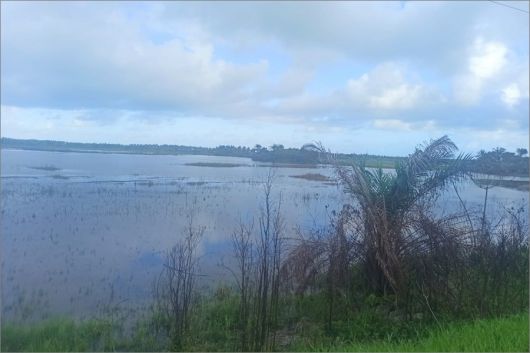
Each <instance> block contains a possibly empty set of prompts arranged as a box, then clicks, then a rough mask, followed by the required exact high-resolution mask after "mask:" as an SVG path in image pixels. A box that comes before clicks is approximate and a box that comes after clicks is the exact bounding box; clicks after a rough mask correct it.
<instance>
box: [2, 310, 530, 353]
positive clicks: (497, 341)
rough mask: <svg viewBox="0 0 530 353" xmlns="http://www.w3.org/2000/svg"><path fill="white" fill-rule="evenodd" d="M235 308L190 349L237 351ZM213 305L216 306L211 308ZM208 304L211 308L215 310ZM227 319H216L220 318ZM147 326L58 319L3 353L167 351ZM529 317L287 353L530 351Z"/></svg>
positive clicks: (26, 333)
mask: <svg viewBox="0 0 530 353" xmlns="http://www.w3.org/2000/svg"><path fill="white" fill-rule="evenodd" d="M230 304H233V303H225V304H224V305H213V307H215V310H213V311H212V307H209V308H203V309H202V311H203V312H202V314H206V313H208V312H209V315H207V316H208V317H204V318H203V319H201V320H200V322H196V323H194V325H192V326H194V329H195V331H196V332H195V335H194V336H195V337H194V339H192V340H190V341H188V342H187V344H186V346H185V349H186V350H193V351H197V350H200V351H220V350H221V351H222V350H233V349H235V347H236V345H237V342H236V339H237V334H236V332H235V331H234V326H235V322H234V316H235V315H234V312H233V308H232V307H233V305H230ZM210 305H211V304H210ZM210 305H208V306H210ZM220 317H222V318H224V320H213V319H219V318H220ZM145 329H146V327H144V326H139V327H138V328H137V330H136V332H135V334H133V336H132V337H129V338H123V337H122V338H120V339H116V336H115V328H114V327H112V325H111V324H110V323H109V322H108V321H105V320H90V321H83V322H75V321H73V320H70V319H53V320H48V321H44V322H42V323H40V324H36V325H32V326H19V325H13V324H8V325H3V326H2V337H1V338H2V344H1V350H2V351H27V352H31V351H39V352H52V351H64V352H68V351H114V350H125V351H165V350H166V349H165V347H164V346H163V345H162V344H161V342H157V339H156V337H154V335H153V333H152V332H151V331H149V330H145ZM528 329H529V328H528V313H522V314H519V315H513V316H509V317H504V318H496V319H487V320H486V319H484V320H476V321H474V322H469V321H468V322H460V323H446V324H443V325H442V327H437V328H434V329H431V330H429V331H427V332H426V333H422V334H419V337H418V338H416V339H407V340H399V339H396V338H395V337H388V338H387V339H382V340H376V341H371V342H370V341H366V342H363V343H359V342H345V341H340V339H336V340H335V341H333V340H321V339H320V337H319V336H320V335H318V334H317V335H316V336H315V337H314V338H315V339H314V340H313V342H312V343H308V342H307V341H304V339H298V340H297V341H295V343H294V344H293V345H291V346H289V347H282V349H283V350H287V351H337V352H340V351H342V352H348V351H349V352H528V348H529V347H528Z"/></svg>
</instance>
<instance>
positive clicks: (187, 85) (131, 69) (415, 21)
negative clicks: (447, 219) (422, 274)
mask: <svg viewBox="0 0 530 353" xmlns="http://www.w3.org/2000/svg"><path fill="white" fill-rule="evenodd" d="M501 3H502V4H505V5H508V6H512V7H516V8H519V9H521V10H522V11H518V10H516V9H512V8H509V7H508V6H502V5H499V4H496V3H494V2H490V1H469V2H466V1H448V2H433V1H421V2H412V1H386V2H357V1H352V2H316V1H313V2H287V1H284V2H253V1H250V2H237V1H236V2H97V1H95V2H77V1H76V2H63V1H59V2H43V1H38V2H18V1H17V2H9V1H2V2H1V106H0V109H1V110H0V113H1V135H2V136H3V137H12V138H34V139H51V140H63V141H75V142H111V143H125V144H129V143H158V144H179V145H192V146H208V147H214V146H217V145H221V144H230V145H236V146H237V145H242V146H249V147H252V146H254V145H255V144H261V145H264V146H270V145H272V144H274V143H281V144H283V145H285V146H286V147H296V148H298V147H300V146H302V145H303V144H305V143H310V142H317V141H318V142H321V143H322V144H323V145H324V146H325V147H326V148H329V149H331V150H333V151H336V152H345V153H375V154H385V155H407V154H408V153H411V152H412V151H413V150H414V147H415V146H417V145H419V144H421V143H422V142H425V141H428V140H430V139H433V138H437V137H440V136H442V135H448V136H449V137H450V138H451V139H452V140H453V141H454V142H455V143H456V144H457V145H458V146H459V147H460V149H461V150H462V151H464V152H477V151H478V150H480V149H485V150H490V149H492V148H494V147H497V146H502V147H505V148H507V149H508V150H511V151H514V150H515V149H516V148H519V147H524V148H528V139H529V15H528V10H529V6H528V5H529V3H528V2H525V1H502V2H501Z"/></svg>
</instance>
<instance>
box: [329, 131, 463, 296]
mask: <svg viewBox="0 0 530 353" xmlns="http://www.w3.org/2000/svg"><path fill="white" fill-rule="evenodd" d="M455 151H457V147H456V145H455V144H454V143H453V142H452V141H451V140H450V139H449V138H448V137H447V136H443V137H441V138H439V139H436V140H432V141H430V142H429V143H428V144H426V145H424V146H420V147H418V148H416V150H415V152H414V153H413V154H411V155H409V157H408V158H407V159H406V160H404V161H403V162H400V163H398V164H397V165H396V169H395V173H389V172H383V170H382V169H381V168H379V169H375V170H369V169H367V168H365V167H364V166H362V165H355V164H354V165H352V166H351V168H347V167H343V166H339V165H338V163H335V168H336V171H337V175H338V178H339V180H340V181H341V182H342V184H343V186H344V188H345V191H346V192H347V193H349V194H350V195H351V196H352V197H353V199H354V200H355V201H356V202H357V204H358V207H359V211H360V216H361V219H362V222H363V229H364V231H363V234H362V235H361V236H362V239H361V240H362V242H363V244H364V249H365V259H364V263H365V266H367V270H368V273H369V277H370V278H371V283H372V288H373V289H374V290H375V291H376V292H378V293H381V294H384V293H386V292H387V291H388V290H390V291H391V292H393V293H394V294H395V295H396V298H398V299H399V298H400V297H401V296H402V295H403V294H404V293H405V290H406V271H405V269H404V257H405V256H406V254H407V253H409V251H413V249H417V248H419V245H418V243H421V242H422V241H427V239H419V238H418V237H419V235H418V234H419V233H417V232H415V230H414V228H415V226H416V225H417V224H418V222H417V220H418V215H420V214H421V215H424V214H425V213H426V209H428V208H429V207H430V206H432V204H433V203H434V201H435V198H436V196H437V195H439V192H440V191H441V190H443V188H444V187H445V186H446V185H448V183H451V182H452V181H455V180H459V179H461V178H462V177H464V176H465V174H466V165H467V163H466V162H467V161H468V160H469V159H470V158H471V157H470V156H469V155H459V156H457V157H455Z"/></svg>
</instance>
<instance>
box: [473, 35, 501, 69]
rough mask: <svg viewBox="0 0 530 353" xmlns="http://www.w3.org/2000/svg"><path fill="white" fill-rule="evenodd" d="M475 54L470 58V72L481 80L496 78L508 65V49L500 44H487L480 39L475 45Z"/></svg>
mask: <svg viewBox="0 0 530 353" xmlns="http://www.w3.org/2000/svg"><path fill="white" fill-rule="evenodd" d="M473 51H474V54H473V55H472V56H471V57H470V58H469V71H471V73H472V74H473V75H475V76H476V77H478V78H480V79H487V78H490V77H493V76H495V75H496V74H497V73H499V72H500V71H501V70H502V68H503V67H504V66H505V65H506V53H507V49H506V46H505V45H504V44H503V43H500V42H485V41H484V40H483V39H482V38H478V39H476V40H475V43H474V49H473Z"/></svg>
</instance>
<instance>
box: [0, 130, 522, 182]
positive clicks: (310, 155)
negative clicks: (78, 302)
mask: <svg viewBox="0 0 530 353" xmlns="http://www.w3.org/2000/svg"><path fill="white" fill-rule="evenodd" d="M0 147H1V148H12V149H24V150H38V151H55V152H99V153H129V154H157V155H178V154H193V155H210V156H232V157H245V158H251V159H252V160H253V161H257V162H271V163H293V164H322V163H327V159H328V158H327V156H326V154H327V152H322V151H316V150H314V149H312V148H307V145H304V146H302V147H300V148H285V147H284V146H283V145H282V144H273V145H272V146H270V147H265V146H262V145H260V144H256V145H255V146H254V147H253V148H250V147H246V146H234V145H220V146H217V147H213V148H211V147H193V146H182V145H167V144H163V145H158V144H130V145H122V144H112V143H80V142H63V141H50V140H19V139H12V138H6V137H2V138H1V141H0ZM405 159H406V157H395V156H377V155H369V154H355V153H351V154H345V153H335V154H334V160H335V161H336V163H339V164H341V165H350V164H352V163H355V164H357V165H361V166H364V167H373V168H395V167H396V165H398V164H399V163H402V162H403V161H404V160H405ZM467 163H468V167H469V169H470V171H473V172H477V173H483V174H492V175H503V176H508V175H510V176H513V175H515V176H528V173H529V171H528V150H527V149H526V148H518V149H517V150H516V152H508V151H507V150H506V149H505V148H502V147H497V148H495V149H493V150H491V151H489V152H486V151H484V150H481V151H480V152H479V153H478V154H477V155H476V157H475V158H473V159H470V160H469V161H468V162H467Z"/></svg>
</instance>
